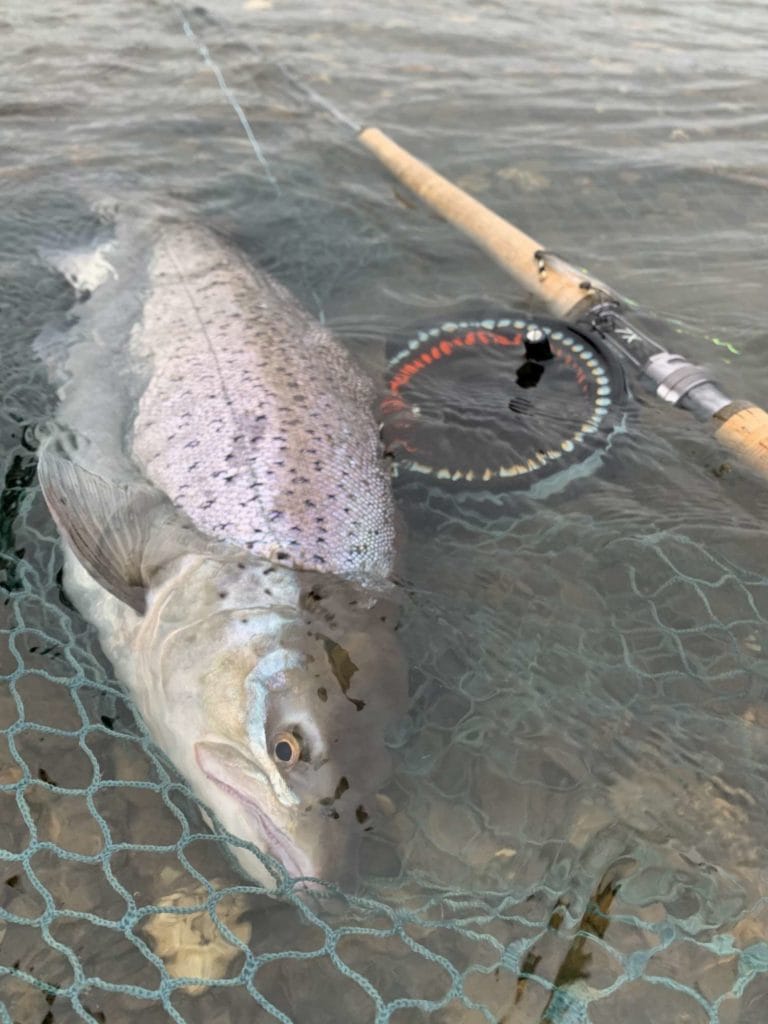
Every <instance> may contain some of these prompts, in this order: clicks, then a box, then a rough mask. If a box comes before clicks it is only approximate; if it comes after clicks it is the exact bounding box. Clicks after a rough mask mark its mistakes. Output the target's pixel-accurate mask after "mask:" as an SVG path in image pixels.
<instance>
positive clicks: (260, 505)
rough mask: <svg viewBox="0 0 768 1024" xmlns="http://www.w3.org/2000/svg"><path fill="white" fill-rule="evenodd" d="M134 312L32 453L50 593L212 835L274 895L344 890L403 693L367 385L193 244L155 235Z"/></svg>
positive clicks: (281, 295) (224, 260) (260, 281)
mask: <svg viewBox="0 0 768 1024" xmlns="http://www.w3.org/2000/svg"><path fill="white" fill-rule="evenodd" d="M118 284H119V282H114V281H113V282H111V283H110V287H112V288H117V287H118ZM98 305H99V304H98V301H97V302H96V303H95V309H96V310H97V312H98ZM107 305H112V304H110V303H107ZM133 308H134V307H131V309H133ZM135 308H136V310H137V311H138V312H136V313H135V315H134V319H133V321H132V322H131V316H129V315H128V314H126V315H125V316H124V317H123V323H124V324H125V323H128V324H129V326H130V339H131V340H130V342H129V343H126V345H125V346H123V347H122V348H121V349H120V354H121V355H122V354H124V349H127V351H128V358H127V360H126V362H125V364H124V369H123V370H121V371H120V372H117V371H115V374H113V376H114V378H115V379H114V380H112V381H109V380H108V379H107V375H108V373H109V368H110V366H111V361H114V359H115V358H116V354H115V352H114V351H106V354H105V351H104V347H105V343H102V344H101V349H99V347H98V345H96V346H95V347H94V348H92V349H89V348H88V344H89V343H88V342H87V341H85V342H84V341H82V340H81V342H80V343H79V345H78V346H76V347H75V352H74V356H73V358H72V359H71V360H70V364H71V366H70V371H69V375H68V377H67V383H66V385H65V386H64V387H63V389H62V404H61V408H60V415H59V424H58V427H57V428H56V429H55V430H52V431H51V433H50V436H49V437H48V438H47V440H46V441H45V442H44V444H43V445H42V447H41V454H40V464H39V475H40V481H41V486H42V490H43V493H44V496H45V498H46V501H47V503H48V505H49V508H50V510H51V512H52V514H53V516H54V519H55V520H56V522H57V524H58V526H59V530H60V532H61V534H62V536H63V539H64V542H65V549H66V552H67V554H66V566H67V575H66V585H67V588H68V591H69V593H70V596H71V597H72V598H73V599H74V601H75V603H76V604H77V606H78V607H79V608H80V610H81V611H82V613H83V614H84V615H85V617H86V618H88V619H90V620H91V621H92V622H93V623H94V624H95V625H96V626H97V628H98V630H99V636H100V640H101V643H102V646H103V647H104V649H105V652H106V653H107V655H108V656H109V657H110V658H111V660H112V662H113V664H114V666H115V669H116V672H117V674H118V675H119V677H120V678H121V679H122V680H123V681H124V682H125V683H126V685H127V686H128V688H129V689H130V691H131V693H132V695H133V697H134V699H135V701H136V703H137V705H138V707H139V710H140V711H141V714H142V716H143V718H144V720H145V721H146V723H147V725H148V727H149V729H150V731H151V733H152V734H153V736H154V737H155V739H156V740H157V742H158V744H159V745H160V746H161V747H162V748H163V749H164V750H165V751H166V753H167V754H168V755H169V756H170V757H171V759H172V760H173V761H174V763H175V764H176V765H177V767H178V768H179V770H180V771H181V772H182V774H183V775H184V776H185V777H186V778H187V779H188V781H189V782H190V784H191V785H192V787H193V789H194V790H195V791H196V792H197V794H198V795H199V796H200V797H201V798H202V800H203V801H204V802H205V803H206V804H207V805H208V806H209V807H210V808H211V810H212V811H213V812H214V813H215V815H216V817H217V818H218V819H219V820H220V821H221V823H222V824H223V825H224V826H225V827H226V828H227V829H228V830H229V831H230V832H231V833H232V834H233V835H235V836H237V837H240V838H242V839H245V840H247V841H249V842H251V843H253V844H254V845H255V846H256V847H258V848H259V849H260V850H261V851H262V852H263V853H266V854H268V855H271V856H273V857H274V858H275V859H276V860H277V861H279V862H280V863H282V865H283V867H284V868H285V869H286V870H287V871H288V873H289V874H292V875H302V876H312V877H319V878H326V879H335V878H339V877H343V876H344V875H345V873H346V871H347V869H348V868H349V866H350V862H351V860H352V859H353V850H354V847H355V840H356V839H357V838H359V836H360V835H361V834H362V832H363V831H364V830H366V829H370V828H371V827H373V823H374V821H375V794H376V791H377V789H378V788H379V787H380V786H381V785H382V783H383V782H384V781H385V780H386V778H387V775H388V773H389V771H390V758H389V754H388V752H387V749H386V745H385V735H384V734H385V730H386V727H387V725H388V724H389V723H391V722H392V721H393V720H394V719H396V718H397V717H398V716H399V715H400V714H402V712H403V710H404V702H405V695H406V674H405V667H404V664H403V660H402V657H401V655H400V652H399V650H398V645H397V643H396V641H395V636H394V629H395V625H396V617H397V610H396V606H395V603H394V601H393V588H392V586H391V584H390V582H389V581H390V577H391V573H392V569H393V563H394V557H395V531H394V512H393V504H392V496H391V492H390V487H389V480H388V475H387V471H386V467H385V466H384V464H383V461H382V458H381V454H380V451H379V441H378V434H377V430H376V425H375V422H374V420H373V418H372V411H371V398H372V394H371V388H370V385H369V384H368V383H367V382H366V381H365V380H364V379H363V378H362V377H361V376H360V375H359V374H358V372H357V371H356V370H355V368H354V367H353V365H352V364H351V362H350V360H349V358H348V356H347V355H346V353H345V352H344V350H343V349H342V348H341V347H340V346H339V345H338V344H337V342H336V341H335V340H334V339H333V337H332V336H331V334H330V333H329V332H328V331H327V330H326V329H325V328H323V327H322V326H321V325H320V324H318V323H317V322H315V321H314V320H313V319H312V318H311V317H309V316H308V315H307V314H306V313H305V312H304V311H302V310H301V309H300V308H299V307H298V305H297V304H296V302H295V300H294V299H293V298H292V296H291V295H290V294H289V293H288V292H287V291H286V290H285V289H284V288H283V287H282V286H280V285H279V284H278V283H277V282H275V281H274V280H272V278H270V277H269V276H268V275H266V274H265V273H263V272H261V271H259V270H257V269H254V268H252V267H251V266H249V265H248V263H247V262H246V261H245V260H244V259H243V258H242V256H241V255H240V254H239V253H237V252H236V251H235V250H234V249H233V248H232V247H230V246H229V245H227V244H226V243H225V242H223V241H221V240H220V239H219V237H218V236H217V235H215V234H213V233H210V232H207V231H205V230H203V229H200V228H198V227H194V226H188V225H171V226H169V227H167V228H165V229H164V230H163V231H162V232H161V233H160V234H159V236H158V237H157V240H156V242H155V245H154V253H153V256H152V258H151V261H150V263H149V272H148V273H147V274H146V277H145V282H144V287H143V302H141V303H138V304H136V305H135ZM90 328H91V330H92V331H93V329H94V325H93V324H91V325H90ZM81 333H82V332H81ZM86 333H88V332H86ZM94 334H98V331H94ZM83 345H85V349H83ZM107 349H109V346H108V345H107ZM84 352H85V354H84ZM86 367H87V368H90V371H91V372H95V373H96V375H97V376H96V378H95V379H96V383H98V380H101V381H102V388H103V389H104V390H105V392H106V391H108V388H109V387H110V386H114V385H115V381H117V387H116V389H115V393H114V396H113V398H112V400H111V401H110V400H109V399H108V398H105V397H104V396H103V395H96V394H95V393H93V390H92V389H93V387H94V386H95V385H94V381H93V380H92V381H90V382H87V381H86V382H83V380H82V379H81V377H82V375H83V373H85V368H86ZM125 367H127V369H125ZM73 368H74V369H73ZM99 375H100V376H99ZM89 389H90V390H89ZM89 394H91V395H92V396H93V400H92V401H91V402H89V400H88V396H89ZM110 410H111V412H110ZM234 852H235V853H236V855H237V856H238V858H239V859H240V861H241V863H242V864H243V866H244V867H245V868H246V869H247V870H248V871H249V872H250V873H251V874H252V875H254V876H255V877H258V878H261V879H263V880H264V881H266V882H268V883H271V882H272V880H273V877H274V874H273V873H271V872H270V869H269V865H268V862H265V861H264V860H263V858H261V857H259V856H258V855H256V854H253V853H251V852H250V851H249V850H247V849H246V848H245V847H244V846H241V845H236V846H235V847H234Z"/></svg>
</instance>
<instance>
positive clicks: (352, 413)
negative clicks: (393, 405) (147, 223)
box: [131, 225, 395, 580]
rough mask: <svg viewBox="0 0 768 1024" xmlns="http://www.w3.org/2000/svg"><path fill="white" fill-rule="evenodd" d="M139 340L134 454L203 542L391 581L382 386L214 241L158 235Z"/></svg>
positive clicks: (182, 230)
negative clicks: (141, 366) (380, 424)
mask: <svg viewBox="0 0 768 1024" xmlns="http://www.w3.org/2000/svg"><path fill="white" fill-rule="evenodd" d="M149 282H150V285H149V289H150V290H149V294H148V296H147V300H146V303H145V306H144V312H143V317H142V321H141V324H140V325H139V326H138V327H137V329H136V330H135V331H134V338H133V344H134V346H135V348H136V351H137V353H138V355H139V356H140V357H141V358H142V359H143V360H145V361H146V363H147V364H148V367H149V371H148V372H149V377H148V382H147V385H146V388H145V390H144V392H143V394H142V396H141V399H140V401H139V406H138V411H137V414H136V416H135V419H134V422H133V430H132V441H131V444H132V455H133V458H134V459H135V461H136V462H137V463H138V464H139V466H140V467H141V468H142V470H143V472H144V473H145V475H146V476H147V478H148V479H149V480H150V481H152V483H154V484H155V485H156V486H157V487H158V488H159V489H160V490H161V491H163V492H165V493H166V494H167V495H168V496H169V497H170V499H171V500H172V501H173V502H174V503H175V504H176V505H177V506H178V507H179V508H181V509H182V510H183V511H184V512H185V513H186V514H187V515H188V516H189V517H190V519H192V521H193V522H194V523H195V525H196V526H197V527H198V528H199V529H200V530H201V531H202V532H204V533H206V534H208V535H210V536H212V537H215V538H218V539H221V540H227V541H231V542H234V543H236V544H239V545H242V546H244V547H246V548H247V549H249V550H250V551H251V552H253V554H254V555H258V556H262V557H265V558H268V559H270V560H272V561H275V560H278V561H280V562H281V563H282V564H284V565H286V566H292V567H295V568H299V569H314V570H319V571H321V572H327V573H333V574H336V575H341V576H348V577H355V578H362V579H369V580H386V579H387V578H388V577H390V576H391V573H392V570H393V560H394V547H395V526H394V521H395V520H394V509H393V502H392V496H391V486H390V481H389V479H388V473H387V469H386V466H385V465H384V462H383V460H382V457H381V451H380V443H379V437H378V431H377V428H376V423H375V421H374V419H373V413H372V405H373V397H374V396H373V393H372V388H371V385H370V384H369V382H367V381H366V380H365V379H364V378H363V377H362V376H361V375H360V374H359V373H358V372H357V371H356V369H355V368H354V366H353V365H352V363H351V361H350V359H349V357H348V356H347V354H346V352H345V351H344V350H343V349H342V347H341V346H340V345H339V344H338V343H337V342H336V341H335V340H334V338H333V336H332V335H331V333H330V332H329V331H328V330H327V329H326V328H324V327H323V326H322V325H320V324H319V323H318V322H317V321H315V320H314V319H313V318H312V317H310V316H309V314H307V313H306V312H305V311H304V310H302V309H301V308H300V307H299V306H298V305H297V303H296V300H295V299H294V298H293V296H292V295H291V294H290V293H289V292H288V291H287V290H286V289H284V288H283V287H282V286H281V285H280V284H278V283H277V282H276V281H275V280H274V279H273V278H271V277H270V276H269V275H268V274H267V273H265V272H263V271H260V270H258V269H256V268H254V267H253V266H251V265H250V264H248V263H247V262H246V261H245V259H244V258H243V257H242V256H241V255H240V254H239V253H238V252H236V251H235V250H234V249H232V248H231V247H230V246H229V245H228V244H226V243H225V242H224V241H222V240H221V239H220V238H219V237H218V236H217V235H216V234H214V233H213V232H209V231H207V230H205V229H202V228H199V227H196V226H188V225H176V226H170V227H166V228H165V229H164V230H163V232H162V234H161V235H160V236H159V238H158V241H157V244H156V247H155V250H154V255H153V260H152V266H151V271H150V274H149Z"/></svg>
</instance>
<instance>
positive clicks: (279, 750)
mask: <svg viewBox="0 0 768 1024" xmlns="http://www.w3.org/2000/svg"><path fill="white" fill-rule="evenodd" d="M301 751H302V747H301V740H300V739H299V738H298V736H296V735H295V734H294V733H292V732H281V733H278V734H277V736H276V737H275V739H274V742H273V744H272V756H273V757H274V759H275V761H277V763H278V764H279V765H280V766H281V767H282V768H293V766H294V765H295V764H296V762H297V761H298V760H299V758H300V757H301Z"/></svg>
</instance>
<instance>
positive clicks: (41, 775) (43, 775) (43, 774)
mask: <svg viewBox="0 0 768 1024" xmlns="http://www.w3.org/2000/svg"><path fill="white" fill-rule="evenodd" d="M37 777H38V779H40V781H41V782H47V783H48V785H49V786H57V785H58V783H57V782H54V781H53V779H52V778H51V777H50V775H49V774H48V772H47V771H46V770H45V768H40V770H39V771H38V773H37Z"/></svg>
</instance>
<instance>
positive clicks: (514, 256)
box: [357, 127, 768, 477]
mask: <svg viewBox="0 0 768 1024" xmlns="http://www.w3.org/2000/svg"><path fill="white" fill-rule="evenodd" d="M357 139H358V141H359V142H360V143H361V144H362V145H363V146H365V148H366V149H367V150H368V151H369V152H370V153H372V154H373V155H374V156H375V157H376V159H377V160H378V161H379V162H380V163H381V164H383V165H384V166H385V167H386V168H387V169H388V170H389V171H390V173H391V174H392V175H393V176H394V177H395V178H396V179H397V180H398V181H399V182H401V183H402V184H403V185H405V186H406V187H407V188H408V189H409V190H410V191H411V192H413V193H414V195H416V196H417V197H418V198H419V199H420V200H421V201H422V202H423V203H424V204H425V205H426V206H428V207H429V208H430V209H431V210H433V211H434V212H435V213H437V214H439V215H440V216H441V217H442V218H443V219H444V220H446V221H448V223H450V224H452V225H453V226H454V227H455V228H457V229H458V230H459V231H461V232H462V233H463V234H464V235H466V236H467V237H468V238H471V239H472V240H473V241H474V242H475V243H476V244H477V245H478V246H479V247H480V248H481V249H484V250H485V252H487V253H488V255H489V256H491V257H492V258H493V259H494V260H495V261H496V262H497V263H498V264H500V265H501V266H502V267H503V268H504V269H505V270H506V271H507V272H508V273H509V274H510V275H511V276H512V277H513V278H514V279H515V280H516V281H517V282H518V283H519V284H520V285H522V286H523V287H524V288H525V289H526V290H527V291H529V292H531V293H533V294H534V295H535V296H537V297H538V298H540V299H541V300H542V301H543V302H544V303H545V305H546V306H547V308H548V309H549V310H550V312H552V314H553V315H555V316H557V317H559V318H561V319H562V320H564V321H565V322H566V323H568V324H569V325H570V326H572V327H573V328H574V329H575V330H576V331H578V332H579V333H580V334H583V335H586V336H587V337H588V338H590V339H592V340H593V341H594V342H596V343H598V344H603V345H608V346H610V347H612V348H613V349H615V350H616V351H617V352H619V353H620V354H621V355H622V356H623V357H624V359H626V360H627V361H629V362H630V363H631V364H632V365H633V366H634V367H635V368H636V370H637V371H638V373H639V375H640V377H641V379H643V381H644V382H645V383H646V384H647V386H648V387H649V388H650V389H651V390H653V391H654V392H655V393H656V395H657V396H658V397H659V398H661V399H662V400H663V401H665V402H669V403H670V404H672V405H676V406H679V407H680V408H682V409H685V410H687V411H688V412H691V413H693V414H694V415H695V416H696V417H697V418H698V419H700V420H702V421H705V422H709V423H710V425H711V427H712V428H713V432H714V437H715V439H716V440H717V441H718V442H719V443H720V444H722V445H723V446H724V447H725V448H728V449H729V450H730V451H732V452H733V453H734V454H736V455H738V456H739V457H740V458H741V459H742V460H743V461H744V462H745V463H746V464H747V465H748V466H750V467H751V468H752V469H753V470H755V471H757V472H758V473H760V474H761V475H762V476H765V477H768V413H766V412H765V411H764V410H763V409H761V408H760V407H759V406H757V405H753V404H752V403H750V402H747V401H734V400H733V399H731V398H730V397H729V396H727V395H726V394H725V392H724V391H723V390H722V389H721V388H720V386H719V385H718V384H717V383H716V381H715V380H714V379H713V378H712V376H711V374H710V373H709V372H708V371H707V370H706V369H704V368H703V367H700V366H697V365H696V364H695V363H692V362H690V361H689V360H688V359H686V358H685V357H684V356H681V355H678V354H676V353H673V352H670V351H669V350H668V349H666V348H665V347H664V346H663V345H662V344H661V343H660V342H658V341H656V340H654V339H653V338H651V337H649V336H648V334H646V333H645V332H644V331H643V330H642V329H641V328H640V327H638V326H637V325H635V324H633V323H632V322H631V319H630V316H631V313H630V310H629V307H628V305H627V304H626V302H625V301H624V300H622V298H621V297H620V296H619V295H618V294H616V293H615V292H614V291H613V290H612V289H610V288H608V287H607V286H606V285H604V284H602V283H601V282H599V281H596V280H594V279H593V278H591V277H589V276H588V275H587V274H585V273H583V272H581V271H580V270H578V269H577V268H576V267H574V266H572V265H571V264H570V263H567V262H566V261H565V260H563V259H561V258H560V257H559V256H556V255H554V254H553V253H550V252H548V251H547V250H546V249H545V248H544V247H543V246H542V245H541V244H540V243H539V242H537V241H536V240H535V239H533V238H531V237H530V236H529V235H527V234H525V232H523V231H521V230H520V229H519V228H517V227H515V225H513V224H511V223H510V222H509V221H507V220H505V219H504V218H503V217H500V216H499V215H498V214H496V213H494V212H493V211H492V210H490V209H489V208H488V207H487V206H484V205H483V204H482V203H481V202H479V201H478V200H477V199H475V198H473V197H472V196H471V195H469V194H468V193H467V192H465V191H464V190H463V189H460V188H459V187H458V186H456V185H454V184H453V183H452V182H450V181H448V179H447V178H444V177H443V176H442V175H441V174H438V173H437V171H435V170H433V168H432V167H430V166H429V165H428V164H426V163H424V162H423V161H421V160H419V159H417V158H416V157H415V156H413V155H412V154H411V153H409V152H408V151H407V150H405V149H403V148H402V146H399V145H398V144H397V143H396V142H394V140H393V139H391V138H390V137H389V136H388V135H386V134H385V133H384V132H383V131H381V130H380V129H379V128H375V127H363V128H362V129H361V130H360V131H358V133H357Z"/></svg>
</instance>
